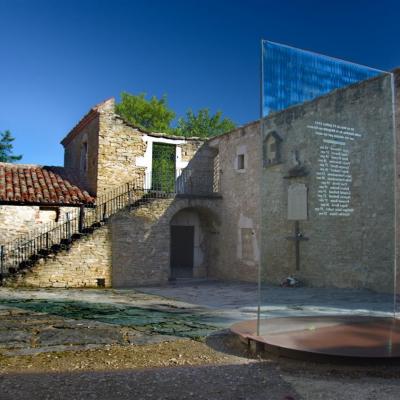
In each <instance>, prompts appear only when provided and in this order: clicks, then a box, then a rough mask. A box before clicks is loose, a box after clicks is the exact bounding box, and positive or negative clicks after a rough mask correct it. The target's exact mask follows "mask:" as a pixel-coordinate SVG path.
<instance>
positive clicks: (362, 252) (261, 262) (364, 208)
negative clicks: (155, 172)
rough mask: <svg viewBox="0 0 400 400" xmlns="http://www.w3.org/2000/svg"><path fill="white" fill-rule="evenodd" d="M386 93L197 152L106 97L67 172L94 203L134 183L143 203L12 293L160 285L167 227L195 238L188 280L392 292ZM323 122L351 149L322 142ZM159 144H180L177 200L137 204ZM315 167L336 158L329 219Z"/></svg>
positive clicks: (298, 113)
mask: <svg viewBox="0 0 400 400" xmlns="http://www.w3.org/2000/svg"><path fill="white" fill-rule="evenodd" d="M396 77H397V78H396V79H397V81H396V82H397V83H396V86H398V85H399V83H398V82H399V78H398V74H397V75H396ZM390 85H391V82H390V77H388V76H385V77H378V78H375V79H371V80H369V81H366V82H362V83H360V84H356V85H352V86H350V87H348V88H345V89H341V90H337V91H334V92H332V93H330V94H328V95H325V96H322V97H319V98H317V99H315V100H312V101H309V102H306V103H304V104H302V105H299V106H294V107H290V108H289V109H286V110H284V111H281V112H279V113H275V114H272V115H271V116H269V117H268V118H266V119H265V120H264V121H263V125H262V126H261V125H260V122H259V121H257V122H254V123H250V124H248V125H246V126H243V127H240V128H238V129H235V130H234V131H232V132H229V133H227V134H224V135H221V136H218V137H215V138H211V139H210V140H208V141H206V142H203V141H201V140H199V139H196V138H191V139H186V138H183V137H170V136H166V135H164V134H161V133H146V132H142V131H141V130H139V129H137V128H135V127H133V126H131V125H130V124H127V123H126V122H125V121H124V120H123V119H122V118H121V117H119V116H118V115H116V114H115V112H114V101H113V100H108V101H106V102H104V103H102V104H101V105H99V106H97V107H95V108H94V109H92V110H91V111H90V112H89V114H87V115H86V116H85V117H84V118H83V119H82V121H81V122H80V123H79V124H78V125H77V126H76V127H75V128H74V129H73V130H72V131H71V132H70V133H69V134H68V135H67V137H66V138H65V139H64V140H63V142H62V143H63V145H64V147H65V168H66V169H67V170H68V171H70V174H71V176H72V175H73V176H75V177H76V181H77V182H79V184H80V185H82V187H83V188H85V189H87V190H88V191H89V192H90V194H92V195H95V196H97V198H98V199H99V198H101V196H102V195H103V194H104V193H109V191H110V190H111V189H113V188H117V187H120V186H121V185H123V184H126V183H127V182H130V183H133V182H137V183H138V187H141V188H143V192H142V193H141V194H140V193H139V194H138V195H139V197H140V196H142V199H143V201H141V202H139V203H140V204H139V203H137V204H136V203H135V204H134V205H133V206H132V207H128V208H126V209H123V210H122V211H119V212H116V213H115V214H113V215H111V216H110V217H109V218H107V221H106V224H105V225H104V226H102V227H101V228H99V229H97V230H95V231H94V233H93V234H90V235H87V236H85V237H83V238H82V239H79V240H78V241H77V242H74V243H73V244H72V247H71V249H70V250H69V251H64V252H61V253H59V254H57V255H56V256H54V257H53V258H50V259H48V260H47V261H44V262H40V263H38V265H36V266H35V267H34V269H33V270H32V271H31V272H28V273H26V274H25V275H24V276H22V277H20V278H19V279H18V281H17V284H18V285H32V286H65V287H76V286H83V287H89V286H97V285H98V284H99V279H100V280H101V282H102V283H104V285H105V286H106V287H134V286H141V285H152V284H163V283H166V282H167V281H168V280H169V279H171V278H174V277H175V276H174V267H173V265H172V261H171V259H172V247H173V246H172V242H173V240H174V239H173V237H172V230H173V228H174V227H192V228H193V256H192V258H193V267H192V271H191V276H193V277H197V278H203V277H204V278H205V277H208V278H215V279H224V280H239V281H252V282H255V281H257V276H258V273H259V271H261V278H262V279H263V282H267V283H272V284H279V283H280V282H281V281H282V280H283V279H285V278H287V277H288V276H295V277H297V278H298V279H300V280H301V281H302V282H303V283H305V284H306V285H310V286H336V287H357V288H361V287H362V288H369V289H373V290H377V291H390V290H391V289H392V285H393V279H392V276H393V264H394V253H395V246H396V243H395V239H394V238H395V226H394V218H395V203H394V182H395V179H397V178H395V170H394V163H392V164H391V163H390V162H388V159H389V160H390V159H391V158H392V157H393V154H394V153H393V143H394V142H393V137H391V136H390V135H389V134H388V133H389V132H392V131H393V126H392V123H393V118H392V115H391V110H392V108H391V100H392V99H391V96H390ZM399 121H400V118H397V124H399ZM328 125H329V126H330V127H332V126H335V129H339V131H340V133H341V134H342V136H344V137H346V138H347V139H348V138H349V137H351V138H352V139H351V140H350V139H349V140H348V142H346V143H344V144H342V145H340V143H339V144H338V143H337V142H335V143H332V142H326V143H325V142H323V140H324V137H323V133H322V134H321V132H324V130H323V129H322V128H323V127H326V126H328ZM397 128H398V127H397ZM397 132H399V129H397ZM378 133H381V134H378ZM383 133H384V134H383ZM321 135H322V136H321ZM347 139H346V140H347ZM343 140H344V139H343ZM399 142H400V141H398V143H399ZM157 143H158V144H159V143H164V144H169V145H172V146H175V161H174V162H175V171H176V187H175V191H176V192H175V196H172V197H171V196H167V197H166V198H162V197H161V198H157V196H155V198H151V197H146V194H148V193H152V190H153V189H152V183H151V180H152V179H153V176H152V157H153V148H154V145H155V144H157ZM324 146H325V147H326V148H325V147H324ZM339 146H342V147H343V149H342V150H338V148H339ZM398 154H400V150H399V149H397V155H398ZM324 157H327V159H328V161H327V163H329V162H331V161H329V160H331V159H333V160H335V158H337V159H340V162H339V164H340V163H341V164H340V166H339V167H338V170H339V172H337V173H338V174H339V175H340V176H339V178H340V179H336V178H335V179H336V181H340V180H341V179H342V178H343V181H344V183H343V185H339V184H338V185H337V186H338V187H339V186H340V187H339V188H336V189H335V190H336V191H337V193H336V192H335V193H333V195H332V196H331V197H332V199H333V200H332V202H335V201H336V200H335V199H336V198H337V204H338V206H337V208H333V209H332V210H331V209H329V210H328V211H326V210H325V209H324V207H325V206H324V205H323V204H322V200H321V199H322V198H323V196H324V193H323V192H324V190H325V189H324V186H323V185H322V183H321V174H323V171H322V170H321V168H322V167H321V162H322V161H321V159H324ZM398 159H399V157H398ZM323 162H325V161H323ZM399 164H400V163H399V161H398V165H399ZM348 165H350V167H348ZM335 168H336V167H335ZM321 171H322V172H321ZM335 179H334V180H335ZM145 189H146V190H147V191H146V190H145ZM153 192H154V190H153ZM321 193H322V194H321ZM336 195H337V196H336ZM329 196H330V195H329ZM24 212H27V211H24ZM88 212H89V213H90V212H94V211H88ZM1 215H2V214H1V212H0V218H1ZM23 224H24V223H21V226H22V225H23ZM295 229H299V231H298V232H297V234H299V235H300V236H297V239H299V238H300V239H299V240H302V241H301V242H300V260H296V250H295V249H296V246H295V241H293V239H294V235H295V233H296V231H295ZM297 234H296V235H297Z"/></svg>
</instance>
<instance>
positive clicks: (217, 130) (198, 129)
mask: <svg viewBox="0 0 400 400" xmlns="http://www.w3.org/2000/svg"><path fill="white" fill-rule="evenodd" d="M235 127H236V124H235V123H234V122H233V121H232V120H230V119H229V118H222V112H221V111H217V112H216V113H215V114H214V115H210V111H209V109H208V108H203V109H201V110H199V111H198V113H197V115H196V114H195V113H194V112H193V111H192V110H189V111H188V112H187V113H186V116H185V118H179V120H178V126H177V128H176V132H175V134H177V135H180V136H186V137H190V136H197V137H201V138H207V137H212V136H217V135H222V134H223V133H225V132H229V131H231V130H232V129H235Z"/></svg>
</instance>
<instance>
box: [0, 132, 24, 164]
mask: <svg viewBox="0 0 400 400" xmlns="http://www.w3.org/2000/svg"><path fill="white" fill-rule="evenodd" d="M14 140H15V138H13V137H12V135H11V132H10V131H8V130H6V131H4V132H0V162H14V161H18V160H20V159H21V158H22V156H21V155H19V156H15V155H13V145H12V142H13V141H14Z"/></svg>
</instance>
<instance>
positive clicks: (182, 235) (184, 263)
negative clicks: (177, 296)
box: [170, 207, 217, 279]
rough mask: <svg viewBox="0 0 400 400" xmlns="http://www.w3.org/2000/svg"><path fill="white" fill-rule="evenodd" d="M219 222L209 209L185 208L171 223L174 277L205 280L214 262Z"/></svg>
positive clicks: (171, 251) (171, 259)
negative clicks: (214, 244) (214, 238)
mask: <svg viewBox="0 0 400 400" xmlns="http://www.w3.org/2000/svg"><path fill="white" fill-rule="evenodd" d="M216 233H217V230H216V226H215V219H214V218H213V217H212V215H211V213H210V212H209V211H208V210H206V209H204V210H203V209H199V208H197V207H196V208H185V209H183V210H180V211H178V212H177V213H176V214H175V215H174V216H173V218H172V219H171V222H170V234H171V236H170V237H171V242H170V277H171V279H176V278H205V277H207V275H208V269H209V267H210V263H212V261H213V240H212V235H214V234H216Z"/></svg>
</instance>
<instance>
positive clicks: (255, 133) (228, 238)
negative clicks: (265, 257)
mask: <svg viewBox="0 0 400 400" xmlns="http://www.w3.org/2000/svg"><path fill="white" fill-rule="evenodd" d="M260 137H261V136H260V130H259V124H258V123H253V124H249V125H247V126H245V127H243V128H239V129H236V130H234V131H232V132H230V133H229V134H225V135H223V136H220V137H218V138H214V139H212V140H210V142H209V146H210V147H212V148H214V149H215V150H216V151H217V153H218V158H219V170H220V171H219V172H220V193H221V195H222V199H223V200H222V203H221V211H220V218H221V222H222V223H221V227H220V229H219V232H220V233H219V245H220V254H219V257H218V262H217V264H216V266H215V269H213V270H212V272H211V276H213V277H215V278H219V279H228V280H241V281H256V280H257V271H258V263H259V257H260V250H259V249H260V236H261V235H260V222H261V203H260V196H261V194H260V181H261V168H260V165H261V146H260V143H261V139H260ZM240 155H243V156H244V165H243V166H244V168H243V169H239V168H238V156H240Z"/></svg>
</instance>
